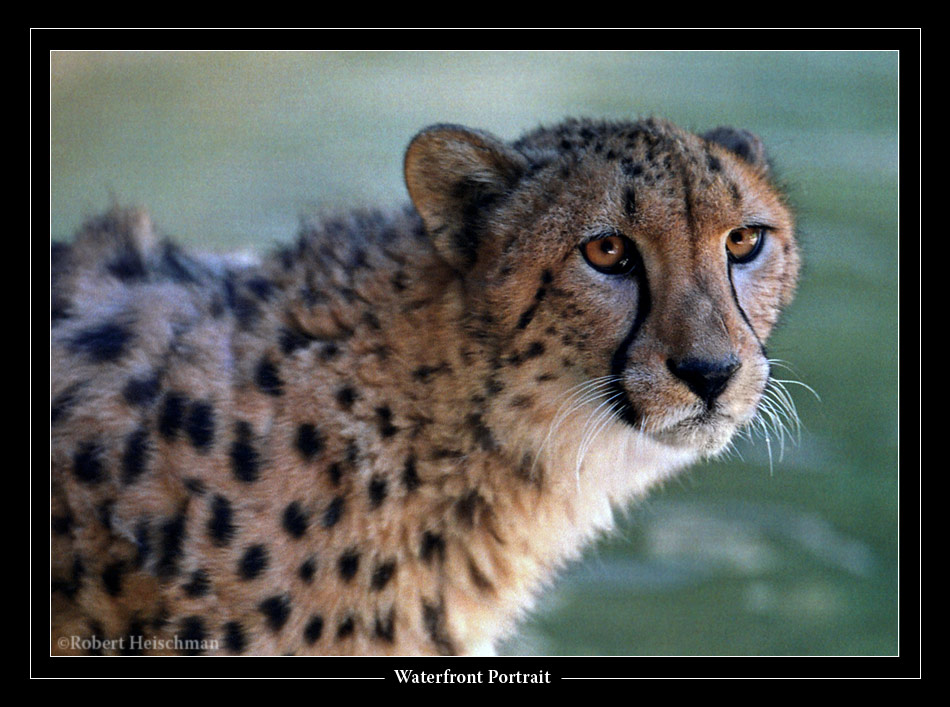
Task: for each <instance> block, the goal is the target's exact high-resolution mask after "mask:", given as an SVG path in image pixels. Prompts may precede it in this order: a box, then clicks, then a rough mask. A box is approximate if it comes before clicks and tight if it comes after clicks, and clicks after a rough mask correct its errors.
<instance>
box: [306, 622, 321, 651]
mask: <svg viewBox="0 0 950 707" xmlns="http://www.w3.org/2000/svg"><path fill="white" fill-rule="evenodd" d="M322 634H323V617H322V616H319V615H318V616H311V617H310V620H309V621H308V622H307V625H306V626H305V627H304V629H303V637H304V640H305V641H306V642H307V643H308V644H310V645H313V644H314V643H316V642H317V641H318V640H320V636H321V635H322Z"/></svg>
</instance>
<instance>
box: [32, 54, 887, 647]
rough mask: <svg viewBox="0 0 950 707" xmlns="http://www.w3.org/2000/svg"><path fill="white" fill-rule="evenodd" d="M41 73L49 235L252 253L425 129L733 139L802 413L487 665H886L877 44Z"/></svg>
mask: <svg viewBox="0 0 950 707" xmlns="http://www.w3.org/2000/svg"><path fill="white" fill-rule="evenodd" d="M50 68H51V105H50V107H51V110H50V126H51V143H50V149H51V171H52V174H51V230H52V235H53V237H54V238H57V239H62V238H64V237H67V236H69V235H70V234H71V233H72V232H73V231H74V230H75V229H76V228H77V227H78V226H79V224H80V223H81V222H82V220H83V219H84V218H85V217H87V216H90V215H93V214H95V213H97V212H100V211H102V210H103V209H105V208H107V207H108V206H109V204H110V203H111V200H112V199H116V200H118V201H119V202H120V203H122V204H141V205H145V206H147V207H148V208H149V209H150V210H151V211H152V213H153V215H154V217H155V220H156V222H157V224H158V226H159V228H160V229H161V230H162V231H164V232H166V233H169V234H172V235H174V236H176V237H178V238H179V239H181V240H182V241H184V242H186V243H188V244H190V245H193V246H196V247H200V248H206V249H214V250H222V249H232V248H240V249H252V250H265V249H269V248H270V247H272V246H273V245H274V244H275V243H278V242H281V241H287V240H289V239H292V238H293V237H294V236H295V231H296V228H297V224H298V222H299V217H300V216H301V215H302V214H306V213H309V212H311V211H313V210H316V209H320V208H323V207H331V208H335V207H345V206H350V205H399V204H401V203H402V202H403V201H404V200H405V199H406V196H405V190H404V187H403V184H402V175H401V161H402V153H403V150H404V148H405V146H406V144H407V143H408V141H409V140H410V138H411V137H412V136H413V134H414V133H415V132H416V131H417V130H419V129H420V128H422V127H424V126H425V125H428V124H431V123H435V122H455V123H462V124H466V125H470V126H473V127H480V128H483V129H487V130H489V131H491V132H494V133H495V134H497V135H498V136H500V137H504V138H509V139H513V138H515V137H517V136H518V135H519V134H521V133H522V132H523V131H525V130H528V129H531V128H533V127H535V126H537V125H538V124H539V123H551V122H555V121H558V120H560V119H561V118H563V117H565V116H579V115H586V116H593V117H607V118H637V117H645V116H648V115H657V116H662V117H666V118H669V119H671V120H673V121H674V122H677V123H679V124H681V125H683V126H684V127H687V128H692V129H695V130H705V129H708V128H712V127H715V126H717V125H722V124H732V125H736V126H740V127H743V128H747V129H750V130H753V131H754V132H756V133H758V134H759V135H760V136H761V137H762V138H763V139H764V141H765V143H766V145H767V146H768V148H769V150H770V154H771V157H772V159H773V161H774V162H775V165H776V167H777V171H778V174H779V175H780V178H781V180H782V182H783V183H785V184H786V185H787V186H788V189H789V192H790V196H791V201H792V203H793V204H794V205H795V207H796V209H797V212H798V215H799V224H800V232H801V240H802V243H803V247H804V255H805V270H804V276H803V281H802V285H801V288H800V291H799V296H798V298H797V300H796V301H795V303H794V304H793V305H792V307H791V308H790V309H789V311H788V312H787V314H786V316H785V318H784V320H783V323H782V325H781V327H780V328H779V330H778V331H777V332H776V334H775V336H774V338H773V339H772V341H771V342H770V347H769V348H770V354H771V355H772V356H773V357H777V358H780V359H783V360H785V361H788V362H789V363H790V365H791V366H792V368H793V369H794V372H793V373H789V372H788V371H779V373H781V374H782V377H784V378H794V379H796V380H799V381H802V382H804V383H807V384H808V385H809V386H811V387H812V388H813V389H814V390H815V391H817V392H818V394H819V395H820V397H821V400H820V401H818V400H817V399H816V398H815V396H813V395H812V394H811V393H809V392H808V391H807V390H806V389H804V388H801V387H799V386H796V385H789V386H788V387H789V389H790V392H791V393H792V394H793V396H794V398H795V400H796V402H797V404H798V411H799V415H800V417H801V421H802V425H803V429H802V432H801V436H800V440H799V441H798V442H797V444H792V445H790V444H786V445H785V448H784V454H781V455H780V451H781V450H780V448H779V444H778V440H777V439H773V440H771V444H770V445H767V444H766V442H765V440H764V439H763V438H761V437H756V438H754V439H752V440H751V441H748V440H744V441H742V442H740V444H739V445H738V453H737V454H734V455H733V456H732V457H731V458H729V459H722V460H718V461H715V462H709V463H706V464H703V465H700V466H698V467H696V468H694V469H693V470H691V471H690V472H688V473H687V474H685V475H684V476H682V477H680V478H679V479H677V480H676V481H674V482H672V483H670V484H669V485H668V486H667V487H665V488H663V489H661V490H660V491H659V492H657V493H654V494H653V495H652V496H651V497H650V498H649V499H647V500H646V501H644V502H642V503H640V504H638V505H637V506H636V507H635V508H632V509H628V510H627V511H626V512H624V513H622V514H621V515H622V517H621V519H620V529H619V531H618V532H617V533H616V534H615V535H613V536H611V537H609V538H605V539H604V540H603V541H602V542H601V543H599V544H598V545H597V546H595V547H593V548H591V549H590V550H589V551H588V552H587V553H586V554H585V556H584V557H585V559H584V560H583V561H582V562H579V563H576V564H574V565H572V566H570V567H569V568H567V570H566V571H565V572H564V573H563V575H562V576H561V577H560V579H559V581H557V582H556V583H555V584H554V585H553V587H552V588H551V589H550V590H549V591H548V592H546V593H545V594H544V595H543V597H542V598H541V600H540V601H539V603H538V605H537V607H536V610H535V611H534V612H532V613H531V615H530V616H529V617H528V618H527V620H526V621H525V622H524V623H523V624H522V626H521V629H520V631H519V633H518V634H517V635H516V636H514V637H513V638H512V639H511V640H509V641H508V642H507V643H506V644H505V645H504V646H503V647H502V649H503V652H505V653H509V654H542V655H563V654H567V655H580V654H584V655H589V654H594V655H894V654H896V653H897V652H898V640H897V639H898V631H897V621H898V603H897V599H898V542H897V541H898V537H897V530H898V526H897V515H898V475H897V443H898V426H897V383H898V381H897V255H898V247H897V244H898V239H897V229H898V220H897V194H898V175H897V162H898V141H897V120H898V104H897V69H898V55H897V53H896V52H820V51H813V52H803V53H797V52H768V53H759V52H685V53H684V52H593V53H583V52H536V53H531V52H516V53H510V52H498V53H496V52H451V53H444V52H439V53H435V52H433V53H428V52H395V53H388V52H374V53H364V52H329V53H320V52H314V53H296V52H273V53H267V52H238V53H230V52H228V53H224V52H206V53H190V52H178V53H142V52H139V53H129V52H109V53H82V52H62V53H61V52H53V53H52V54H51V64H50ZM37 70H40V71H41V70H42V67H34V71H37ZM769 446H770V447H771V452H772V454H771V460H770V455H769Z"/></svg>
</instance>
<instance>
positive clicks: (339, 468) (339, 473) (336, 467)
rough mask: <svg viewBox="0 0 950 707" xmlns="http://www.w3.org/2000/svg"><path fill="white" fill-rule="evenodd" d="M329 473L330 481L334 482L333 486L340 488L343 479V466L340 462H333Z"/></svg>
mask: <svg viewBox="0 0 950 707" xmlns="http://www.w3.org/2000/svg"><path fill="white" fill-rule="evenodd" d="M327 473H328V474H329V475H330V481H332V482H333V485H334V486H338V485H339V484H340V479H341V478H343V465H342V464H340V462H333V463H332V464H331V465H330V466H328V467H327Z"/></svg>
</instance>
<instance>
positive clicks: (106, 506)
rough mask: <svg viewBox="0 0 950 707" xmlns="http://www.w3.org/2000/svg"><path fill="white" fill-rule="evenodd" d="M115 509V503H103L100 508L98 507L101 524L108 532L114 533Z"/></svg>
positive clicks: (110, 501)
mask: <svg viewBox="0 0 950 707" xmlns="http://www.w3.org/2000/svg"><path fill="white" fill-rule="evenodd" d="M114 507H115V501H113V500H109V501H103V502H102V503H100V504H99V505H98V506H96V515H97V516H98V518H99V522H100V523H102V524H103V525H104V526H105V527H106V530H108V531H110V532H111V531H112V510H113V508H114Z"/></svg>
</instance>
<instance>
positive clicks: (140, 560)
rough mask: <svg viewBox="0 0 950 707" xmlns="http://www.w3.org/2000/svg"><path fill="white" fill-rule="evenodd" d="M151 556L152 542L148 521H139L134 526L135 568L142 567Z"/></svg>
mask: <svg viewBox="0 0 950 707" xmlns="http://www.w3.org/2000/svg"><path fill="white" fill-rule="evenodd" d="M151 554H152V540H151V536H150V533H149V528H148V521H145V520H142V521H139V523H138V525H136V526H135V566H136V567H142V565H144V564H145V562H146V561H147V560H148V557H149V555H151Z"/></svg>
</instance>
